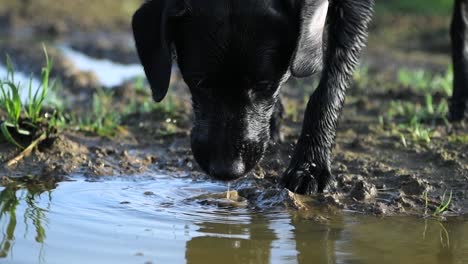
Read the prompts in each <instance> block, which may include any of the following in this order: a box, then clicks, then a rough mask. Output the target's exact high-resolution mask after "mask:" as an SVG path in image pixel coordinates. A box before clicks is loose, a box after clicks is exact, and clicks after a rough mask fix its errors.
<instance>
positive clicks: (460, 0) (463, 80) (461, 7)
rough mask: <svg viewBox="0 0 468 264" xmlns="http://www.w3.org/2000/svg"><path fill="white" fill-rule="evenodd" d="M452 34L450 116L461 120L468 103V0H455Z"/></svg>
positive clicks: (453, 119)
mask: <svg viewBox="0 0 468 264" xmlns="http://www.w3.org/2000/svg"><path fill="white" fill-rule="evenodd" d="M450 35H451V37H452V58H453V73H454V78H453V97H452V101H451V104H450V118H451V120H452V121H460V120H462V119H463V117H464V115H465V110H466V104H467V103H468V0H455V6H454V10H453V20H452V26H451V30H450Z"/></svg>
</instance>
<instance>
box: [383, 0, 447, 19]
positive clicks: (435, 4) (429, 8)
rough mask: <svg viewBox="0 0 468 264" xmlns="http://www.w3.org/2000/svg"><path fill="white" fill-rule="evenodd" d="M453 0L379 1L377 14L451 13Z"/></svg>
mask: <svg viewBox="0 0 468 264" xmlns="http://www.w3.org/2000/svg"><path fill="white" fill-rule="evenodd" d="M453 2H454V1H453V0H411V1H408V0H385V1H377V4H376V10H377V14H378V15H380V14H388V13H394V14H417V15H446V16H448V15H450V14H451V12H452V8H453V7H452V6H453Z"/></svg>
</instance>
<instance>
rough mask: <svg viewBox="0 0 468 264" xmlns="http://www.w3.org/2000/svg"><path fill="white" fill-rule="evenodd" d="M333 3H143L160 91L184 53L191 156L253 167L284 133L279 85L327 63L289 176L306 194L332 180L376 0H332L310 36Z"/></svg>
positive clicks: (243, 169) (142, 19)
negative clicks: (339, 130) (322, 28)
mask: <svg viewBox="0 0 468 264" xmlns="http://www.w3.org/2000/svg"><path fill="white" fill-rule="evenodd" d="M325 1H327V0H263V1H259V0H242V1H236V0H203V1H201V0H152V1H147V2H146V3H145V4H143V6H142V7H141V8H140V9H139V10H138V11H137V13H136V14H135V16H134V18H133V30H134V34H135V40H136V45H137V49H138V54H139V57H140V59H141V62H142V64H143V66H144V68H145V72H146V75H147V77H148V80H149V83H150V85H151V87H152V90H153V97H154V99H155V100H156V101H158V102H159V101H161V100H162V99H163V98H164V96H165V95H166V93H167V90H168V86H169V80H170V74H171V67H172V60H173V57H174V56H175V55H176V60H177V62H178V65H179V68H180V69H181V72H182V75H183V77H184V80H185V82H186V83H187V84H188V86H189V88H190V91H191V93H192V99H193V107H194V113H195V121H194V126H193V130H192V135H191V139H192V150H193V154H194V156H195V158H196V160H197V162H198V163H199V164H200V166H201V167H202V168H203V169H204V170H205V171H206V172H207V173H209V174H210V175H212V176H214V177H216V178H219V179H224V180H230V179H235V178H238V177H241V176H243V175H245V174H246V173H247V172H249V171H250V170H251V169H253V168H254V166H255V165H256V164H257V163H258V162H259V160H260V159H261V158H262V156H263V154H264V151H265V149H266V147H267V143H268V142H269V140H270V138H276V139H278V138H279V133H278V131H279V125H280V123H279V118H278V117H280V116H281V112H282V106H281V105H280V102H279V100H278V92H279V89H280V87H281V84H282V83H283V82H284V81H286V80H287V79H288V78H289V76H290V75H293V76H295V77H305V76H310V75H312V74H314V73H315V72H317V71H320V70H322V75H321V80H320V83H319V86H318V88H317V89H316V91H315V92H314V93H313V94H312V95H311V96H310V100H309V103H308V105H307V109H306V113H305V117H304V124H303V128H302V133H301V136H300V138H299V140H298V143H297V145H296V148H295V151H294V155H293V157H292V159H291V162H290V165H289V167H288V169H287V170H286V172H285V173H284V175H283V177H282V183H283V184H284V186H286V187H287V188H288V189H290V190H292V191H294V192H296V193H301V194H309V193H313V192H321V191H323V189H324V188H325V187H326V186H327V184H328V182H329V181H330V179H331V172H330V162H331V160H330V159H331V149H332V145H333V143H334V140H335V131H336V126H337V122H338V119H339V116H340V113H341V109H342V107H343V103H344V98H345V92H346V89H347V87H348V86H349V83H350V81H351V77H352V74H353V71H354V69H355V67H356V66H357V64H358V60H359V55H360V52H361V50H362V48H363V47H364V46H365V44H366V39H367V28H368V24H369V22H370V19H371V16H372V8H373V4H374V0H331V1H329V3H330V5H329V8H328V14H327V27H326V34H323V33H322V34H313V36H314V37H313V38H311V37H310V36H311V35H310V34H309V35H308V30H309V27H308V23H309V22H310V21H311V19H312V18H313V17H314V14H315V12H316V10H317V8H318V7H319V6H320V5H321V4H323V3H324V2H325ZM467 2H468V0H456V7H455V11H454V20H453V24H452V38H453V50H454V65H455V68H454V71H455V83H454V98H453V99H452V103H451V117H452V119H453V120H460V119H462V118H463V115H464V111H465V108H466V101H467V98H468V87H466V85H467V80H466V78H467V76H468V75H467V69H468V68H467V63H468V61H467V58H468V57H467V54H466V53H467V51H466V47H467V45H466V41H467V40H466V38H467V34H466V31H467V30H468V23H467V20H468V16H467V13H468V8H467V5H468V4H467ZM463 18H465V19H463Z"/></svg>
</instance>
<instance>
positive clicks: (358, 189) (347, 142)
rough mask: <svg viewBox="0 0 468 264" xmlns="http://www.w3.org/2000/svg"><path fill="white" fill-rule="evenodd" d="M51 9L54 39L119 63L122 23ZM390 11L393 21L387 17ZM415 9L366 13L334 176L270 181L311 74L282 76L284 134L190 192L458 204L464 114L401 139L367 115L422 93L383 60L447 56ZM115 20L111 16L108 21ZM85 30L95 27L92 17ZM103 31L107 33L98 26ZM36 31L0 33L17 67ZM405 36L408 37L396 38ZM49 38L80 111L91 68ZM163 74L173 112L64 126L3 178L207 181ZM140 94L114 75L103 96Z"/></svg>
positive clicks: (349, 204) (380, 207) (349, 207)
mask: <svg viewBox="0 0 468 264" xmlns="http://www.w3.org/2000/svg"><path fill="white" fill-rule="evenodd" d="M2 19H3V20H8V21H10V22H11V23H18V25H16V24H15V25H16V26H19V25H22V26H24V27H25V28H27V29H28V30H29V31H30V32H33V33H34V34H33V35H40V34H41V33H42V32H43V31H44V30H43V27H39V28H36V27H32V26H28V24H27V23H20V22H15V21H16V20H15V19H13V18H11V17H8V16H7V17H6V16H3V17H2ZM58 21H61V22H57V23H64V24H63V25H62V26H61V25H55V26H53V25H49V26H48V27H52V29H51V30H52V31H54V35H55V37H58V38H60V39H61V42H60V43H62V41H65V42H66V43H68V44H69V45H70V46H71V47H73V48H75V49H77V50H80V51H82V52H84V53H86V54H88V55H90V56H93V57H97V58H107V59H111V60H114V61H117V62H121V63H134V62H136V61H137V60H136V55H135V51H134V50H133V48H132V46H131V45H130V44H129V42H128V39H131V35H130V32H129V31H128V27H127V26H116V29H115V30H114V31H112V30H111V31H109V30H107V31H106V32H105V33H104V32H102V31H101V33H102V36H103V37H102V38H100V39H98V41H96V38H95V37H92V36H95V35H93V33H89V34H86V33H84V34H83V33H76V32H73V31H71V30H68V29H69V28H72V27H73V25H74V23H76V22H70V21H67V20H58ZM391 21H398V23H396V25H395V23H393V24H392V23H390V22H391ZM423 21H426V22H427V21H428V20H427V19H426V18H420V20H418V19H417V18H416V20H414V19H408V18H405V19H397V18H393V20H389V18H385V19H381V20H377V21H376V22H375V24H374V25H373V33H371V36H373V37H371V39H370V43H369V49H368V51H367V53H366V55H365V56H364V61H363V64H364V65H367V67H368V69H369V78H370V79H371V80H370V81H369V82H368V83H367V84H365V85H362V84H358V83H357V84H356V85H354V86H353V87H352V88H351V90H350V91H349V93H348V97H347V103H346V106H345V110H344V113H343V115H342V119H341V122H340V126H339V129H338V134H337V140H336V146H335V148H334V160H333V168H332V172H333V174H334V176H335V180H334V181H333V183H332V185H331V186H330V188H329V189H328V190H327V192H326V193H325V194H323V195H316V196H312V197H300V196H298V195H294V194H292V193H290V192H288V191H287V190H284V189H282V188H280V187H279V186H278V184H277V182H278V177H279V176H281V173H282V172H283V171H284V170H285V169H286V167H287V165H288V161H289V157H290V156H289V155H291V153H292V151H293V146H294V143H295V140H296V139H297V137H298V134H299V133H300V127H301V124H300V120H301V117H302V114H303V111H304V105H305V104H304V96H305V95H306V94H307V93H308V92H310V91H311V90H313V86H312V83H313V82H312V81H311V80H310V81H297V80H292V81H290V82H289V83H287V84H286V85H285V87H283V95H284V98H283V100H284V102H285V104H286V105H287V106H290V108H291V109H290V111H289V112H290V114H287V115H286V117H285V120H284V125H283V128H282V132H283V134H284V142H281V143H276V144H273V145H272V146H271V147H270V149H269V150H268V153H267V154H266V156H265V158H264V159H263V161H262V162H261V164H260V165H259V166H258V167H257V168H256V169H255V170H254V172H252V173H251V174H250V175H249V176H248V177H247V178H244V179H240V180H238V181H236V182H233V183H231V188H232V192H228V193H224V194H213V195H212V196H206V197H198V198H197V200H198V201H200V202H201V203H209V204H213V203H215V204H218V203H219V204H221V205H222V206H225V205H227V206H241V207H242V206H245V207H253V208H259V209H266V208H269V207H275V206H286V207H290V208H295V209H301V210H312V209H314V208H317V207H319V208H330V209H332V210H336V209H338V210H344V211H349V212H355V213H365V214H375V215H381V216H387V215H402V214H404V215H406V214H411V215H413V214H414V215H420V216H421V215H425V214H426V213H427V212H433V211H435V210H436V208H437V207H438V206H440V204H441V203H442V197H443V196H444V193H445V194H448V193H449V192H452V193H453V199H452V202H451V204H450V206H449V210H448V211H447V212H445V213H444V214H443V216H451V215H466V214H468V193H467V190H468V154H467V153H468V140H467V137H468V135H467V133H468V123H466V122H464V123H460V124H453V125H445V124H444V123H443V122H436V123H435V124H434V131H435V134H434V136H433V138H432V140H431V142H430V143H422V142H417V141H411V140H410V141H409V142H407V143H406V144H403V143H402V141H401V138H400V137H398V136H395V134H394V133H391V131H390V129H388V128H386V127H385V125H384V124H381V122H380V121H379V116H385V114H386V112H387V111H388V109H389V105H390V102H391V101H392V100H401V99H404V100H405V101H408V102H413V103H422V102H423V100H424V96H423V95H421V94H420V93H418V92H415V91H414V89H411V87H409V88H405V87H401V86H398V85H397V84H394V83H395V82H396V80H395V78H396V77H395V72H396V71H397V70H398V69H399V68H401V67H406V68H408V67H409V68H415V67H416V68H417V67H423V68H424V69H427V70H429V71H431V72H441V71H443V70H444V69H446V67H447V65H448V63H449V61H450V60H449V54H448V50H447V48H446V47H447V46H446V44H444V43H445V42H444V41H445V40H446V39H447V38H446V37H441V40H437V42H438V44H431V45H432V46H431V45H425V44H424V43H427V42H428V41H427V39H428V36H431V35H430V34H432V33H430V32H432V31H434V32H440V30H443V29H442V25H443V24H444V23H445V22H446V18H441V19H440V20H434V21H435V22H434V21H432V22H431V23H429V24H428V23H426V24H424V23H422V22H423ZM11 23H10V24H8V23H6V24H4V25H5V26H4V28H3V29H2V30H3V31H6V30H7V29H11V27H12V25H11ZM115 23H116V25H118V24H119V23H120V22H115ZM405 23H406V24H405ZM402 24H405V25H420V24H423V25H424V27H425V28H424V30H423V29H419V28H416V29H415V31H417V32H421V33H418V34H409V33H408V32H400V31H401V28H402ZM428 25H429V26H428ZM45 28H47V27H45ZM418 30H421V31H418ZM431 30H432V31H431ZM437 30H439V31H437ZM92 31H93V32H95V31H96V28H93V30H92ZM388 32H392V34H391V36H392V39H382V36H384V35H385V36H387V35H389V34H386V33H388ZM444 32H445V33H446V31H444ZM113 33H115V36H119V37H116V38H112V37H109V36H112V35H113ZM384 33H385V34H384ZM445 33H440V34H437V35H444V34H445ZM393 38H394V39H393ZM40 42H41V41H37V39H36V41H34V42H33V43H34V44H32V43H31V42H27V41H23V40H21V39H19V40H18V39H15V38H7V39H5V40H3V41H1V42H0V54H4V53H8V54H10V56H11V57H12V58H14V60H15V63H16V65H17V67H18V70H20V71H24V72H38V69H40V65H42V62H43V56H42V53H41V52H40V50H41V45H40ZM408 42H411V43H412V44H411V45H409V44H408V45H403V44H402V43H408ZM54 43H56V42H55V41H51V42H49V43H48V44H49V45H47V46H48V50H49V53H50V56H51V57H53V58H54V61H55V66H54V76H56V77H57V78H59V79H60V80H61V82H62V83H63V87H64V89H63V91H61V95H62V96H63V97H65V98H67V106H66V110H67V111H70V112H73V111H76V112H82V113H86V109H87V107H89V104H86V102H90V101H91V100H90V98H91V96H92V95H93V94H94V93H95V91H96V89H98V87H99V86H100V85H99V83H98V81H97V79H96V77H95V75H94V73H93V72H82V71H79V70H78V69H77V68H76V67H75V66H74V63H73V61H70V60H68V59H67V58H66V57H65V56H64V55H63V54H62V53H61V51H60V49H58V48H57V46H55V44H54ZM419 48H420V49H419ZM172 86H173V87H172V88H171V95H172V96H173V97H174V100H176V101H177V102H178V104H177V105H178V106H179V107H178V108H177V109H176V110H175V112H173V113H164V112H160V111H159V112H158V111H152V112H149V113H139V112H136V113H131V114H128V115H125V116H124V117H123V123H122V125H121V129H119V131H118V133H117V135H116V137H114V138H104V137H98V136H96V135H93V134H90V133H86V132H80V131H76V130H74V129H71V128H68V129H64V130H62V131H61V132H60V133H59V135H58V137H57V138H56V140H55V142H54V144H53V145H52V146H43V147H39V148H38V149H37V150H35V152H34V153H33V155H31V156H30V157H27V158H26V159H24V160H23V161H22V162H21V163H20V164H18V165H17V166H16V167H14V168H8V167H6V166H3V167H0V176H1V177H2V181H3V183H4V184H6V183H11V182H25V181H26V182H31V181H32V182H35V183H40V182H47V183H49V184H52V185H53V184H54V183H55V182H58V181H63V180H66V179H67V177H68V176H70V175H76V174H80V175H85V176H86V177H88V178H89V179H91V180H92V179H95V178H97V177H100V176H119V175H140V174H143V173H148V172H149V173H151V172H155V173H156V172H158V173H160V172H163V173H165V174H169V175H174V177H178V176H184V177H186V176H189V177H192V178H193V179H194V180H197V181H198V180H200V181H210V180H211V179H210V178H209V177H207V176H206V175H205V174H204V173H203V172H202V171H201V170H200V168H199V167H198V165H197V164H196V162H195V161H194V159H193V157H192V155H191V151H190V144H189V138H188V135H189V133H190V121H191V111H190V102H189V98H190V96H189V94H188V93H187V89H186V87H185V85H184V84H183V83H182V82H181V80H180V76H175V77H174V78H173V80H172ZM149 96H150V95H149V93H148V92H143V93H142V92H138V91H136V89H135V87H134V84H132V83H126V84H122V85H121V86H119V87H115V94H114V97H113V100H114V104H115V106H116V109H120V110H123V109H125V106H127V105H128V104H129V103H130V102H131V100H130V99H132V98H136V100H137V103H142V102H143V101H145V99H146V98H147V97H149ZM441 99H447V98H446V97H444V95H440V94H439V95H435V100H441ZM0 115H1V113H0ZM174 121H176V122H174ZM167 126H171V129H167ZM168 131H169V132H168ZM17 153H18V151H17V150H15V149H13V148H11V147H9V146H7V144H6V143H2V144H1V145H0V163H2V164H3V163H5V162H6V161H8V160H10V159H11V158H13V157H14V156H15V155H16V154H17ZM154 191H155V192H157V190H154ZM148 195H151V194H148ZM225 196H226V197H225ZM227 196H231V197H227ZM426 197H427V198H426Z"/></svg>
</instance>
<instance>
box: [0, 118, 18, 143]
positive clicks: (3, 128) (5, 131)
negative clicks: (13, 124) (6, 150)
mask: <svg viewBox="0 0 468 264" xmlns="http://www.w3.org/2000/svg"><path fill="white" fill-rule="evenodd" d="M6 124H7V123H6V122H3V123H1V124H0V132H1V133H2V135H3V137H4V138H5V139H6V140H7V141H8V142H10V143H12V144H13V145H15V146H16V147H18V148H20V149H24V147H23V146H21V144H19V143H18V142H17V141H16V140H15V139H14V138H13V136H12V135H11V134H10V131H9V130H8V127H7V126H6Z"/></svg>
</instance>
